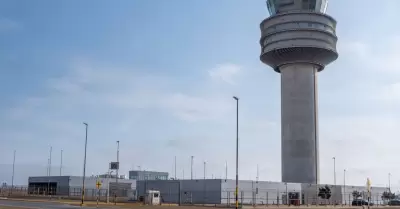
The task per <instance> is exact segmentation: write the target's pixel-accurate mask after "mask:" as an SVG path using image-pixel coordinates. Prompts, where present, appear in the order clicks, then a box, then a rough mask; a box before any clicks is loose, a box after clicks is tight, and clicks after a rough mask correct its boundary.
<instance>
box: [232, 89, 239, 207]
mask: <svg viewBox="0 0 400 209" xmlns="http://www.w3.org/2000/svg"><path fill="white" fill-rule="evenodd" d="M233 99H235V100H236V189H235V205H236V206H235V208H236V209H238V207H239V202H238V192H239V98H238V97H236V96H234V97H233Z"/></svg>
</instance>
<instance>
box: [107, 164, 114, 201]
mask: <svg viewBox="0 0 400 209" xmlns="http://www.w3.org/2000/svg"><path fill="white" fill-rule="evenodd" d="M112 172H113V171H112V170H110V169H108V176H107V177H108V178H107V203H109V202H110V178H111V173H112Z"/></svg>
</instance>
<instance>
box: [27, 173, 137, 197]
mask: <svg viewBox="0 0 400 209" xmlns="http://www.w3.org/2000/svg"><path fill="white" fill-rule="evenodd" d="M116 180H117V179H116V178H101V177H98V176H91V177H86V178H85V194H86V195H85V196H86V197H85V198H90V197H91V196H92V197H95V196H96V195H97V192H98V189H99V190H100V193H101V195H100V196H104V197H106V196H107V189H109V194H110V195H111V196H113V195H114V194H117V196H118V197H126V198H133V197H134V196H136V195H135V190H136V181H135V180H130V179H120V178H119V179H118V184H117V183H116ZM97 182H100V183H101V186H100V188H97V186H96V184H97ZM82 184H83V177H82V176H34V177H29V179H28V194H33V195H58V196H70V197H73V196H80V195H81V193H82V192H81V191H82Z"/></svg>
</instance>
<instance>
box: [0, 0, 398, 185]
mask: <svg viewBox="0 0 400 209" xmlns="http://www.w3.org/2000/svg"><path fill="white" fill-rule="evenodd" d="M332 4H334V3H332ZM352 14H353V13H352ZM394 19H395V18H394ZM23 25H27V24H26V23H23V24H21V23H19V22H16V21H12V20H10V19H4V18H0V32H4V33H6V32H8V31H18V30H20V29H22V28H23ZM340 27H343V28H346V27H349V25H346V23H345V22H344V21H342V22H341V25H340ZM355 27H356V26H355ZM24 29H25V28H24ZM354 30H355V31H357V30H358V28H355V29H354ZM343 31H344V30H343ZM257 32H258V31H257ZM345 32H346V33H347V31H345ZM345 32H343V34H339V45H338V49H339V53H340V57H339V59H338V60H337V61H336V62H335V63H333V64H332V65H330V66H328V67H327V68H326V69H325V70H324V71H323V72H322V73H321V74H320V75H319V79H320V80H319V87H320V89H319V104H320V107H319V111H320V112H319V113H320V120H319V125H320V136H319V138H320V163H321V178H322V179H321V182H323V183H331V182H333V162H332V157H333V156H336V160H337V161H336V162H337V167H336V168H337V181H338V182H341V181H342V180H343V179H342V175H341V174H342V172H343V169H346V170H347V171H348V172H347V175H348V176H347V179H346V182H348V183H351V184H356V185H364V184H365V179H366V178H367V177H370V178H371V179H372V183H373V185H381V186H382V185H383V186H385V185H386V183H387V182H386V181H387V173H388V172H390V173H392V177H393V182H394V185H392V186H393V187H400V182H398V181H397V180H396V178H398V176H400V170H398V169H396V168H395V166H393V165H395V164H396V159H397V158H398V155H397V150H396V147H398V146H400V143H399V142H398V140H397V135H398V134H397V132H398V130H397V129H398V128H397V127H398V125H399V124H400V120H399V119H398V118H399V116H400V111H399V110H398V105H399V102H400V100H399V99H398V98H400V74H399V73H398V72H400V67H399V66H398V65H397V59H398V57H399V56H400V38H399V37H398V35H396V31H393V33H388V34H387V37H385V38H382V39H381V40H379V41H376V42H371V41H370V40H369V39H366V38H365V37H360V38H357V39H352V38H351V37H348V36H345V35H344V34H345ZM375 36H376V35H371V37H375ZM371 37H370V38H371ZM246 38H248V37H246ZM193 39H194V37H193ZM371 39H372V38H371ZM161 42H162V40H161V41H160V43H161ZM146 43H150V42H146ZM241 44H243V43H241ZM246 44H248V43H246ZM143 45H146V44H143ZM210 45H212V44H210ZM222 46H223V45H221V48H223V47H222ZM240 46H243V45H240ZM147 47H148V48H150V47H149V46H146V49H148V48H147ZM197 47H199V46H197ZM77 49H80V48H77ZM77 49H75V50H76V51H74V50H71V51H72V52H71V53H72V54H74V53H75V54H74V56H77V57H79V55H80V54H85V53H84V52H82V51H84V50H82V49H81V50H82V51H80V50H77ZM96 49H97V48H96ZM226 50H227V51H228V50H231V49H226ZM257 50H258V49H257ZM127 51H128V50H127ZM171 53H172V52H171ZM244 53H247V51H245V52H244ZM17 55H18V53H16V55H15V56H16V57H18V56H17ZM109 56H110V57H111V56H112V55H111V54H110V55H109ZM99 57H101V56H99ZM228 57H229V56H228ZM80 58H81V59H72V60H68V58H64V57H63V58H62V59H60V60H62V61H65V63H62V62H61V63H58V62H55V64H54V63H52V64H51V67H52V68H59V67H62V68H66V69H67V70H65V71H60V72H59V74H51V75H48V76H43V77H45V79H44V80H41V82H40V84H38V85H35V86H34V88H35V89H34V91H29V92H28V91H27V92H28V93H25V94H20V95H16V96H15V97H13V99H9V100H6V103H5V104H6V106H5V107H4V108H2V109H0V119H1V120H0V121H1V122H2V124H1V126H0V138H1V139H2V141H1V143H2V145H5V146H1V147H0V159H1V160H0V171H1V172H0V180H6V181H9V179H10V177H11V175H10V162H11V160H12V151H13V149H17V167H16V169H17V171H18V172H17V177H18V179H19V180H18V181H19V182H22V181H26V176H28V175H44V174H45V170H46V169H45V168H46V162H47V158H48V155H49V153H48V149H49V147H50V146H53V153H54V155H53V162H55V163H53V167H54V172H56V171H57V170H58V169H57V164H58V163H57V162H59V151H60V150H61V149H64V151H65V152H64V165H65V174H71V175H79V174H80V173H81V170H82V165H81V164H82V163H81V161H82V159H83V139H84V126H83V125H82V122H84V121H85V122H88V123H89V149H88V165H89V167H88V173H95V174H97V173H103V172H105V171H106V170H107V164H108V162H109V161H112V160H113V159H115V158H116V144H115V141H116V140H120V141H121V161H122V169H121V170H122V172H121V173H123V172H125V173H126V172H127V171H128V170H129V169H132V168H137V166H141V167H142V169H147V170H162V171H169V172H170V174H171V176H173V175H174V174H173V158H174V156H177V159H178V174H177V176H178V177H181V176H182V174H183V172H184V170H185V169H186V171H185V173H186V177H188V176H189V175H190V174H189V168H190V156H191V155H194V156H195V176H196V175H197V176H201V175H202V162H203V161H207V170H208V175H209V177H211V175H214V176H216V177H219V176H224V171H225V167H224V165H225V161H228V167H229V177H230V178H234V175H233V168H234V163H235V162H234V148H235V147H234V146H235V144H234V139H235V103H234V101H233V99H232V96H233V95H237V96H239V97H240V98H241V100H240V113H239V114H240V117H239V118H240V153H241V154H240V178H241V179H255V176H256V167H257V164H259V166H260V179H261V180H272V181H279V180H280V95H279V92H280V83H279V82H280V79H279V74H276V73H275V72H273V70H271V69H268V68H267V67H265V66H263V65H262V64H261V63H259V61H258V60H257V59H256V58H254V60H251V61H248V60H235V61H226V58H225V59H224V58H221V57H216V58H215V60H213V61H209V62H206V61H204V63H202V64H201V65H204V66H207V67H203V68H202V69H201V70H198V71H196V72H194V71H195V70H193V67H194V65H196V66H195V67H198V66H197V65H200V64H199V63H197V64H193V65H188V64H185V67H182V68H186V69H187V71H188V72H191V73H187V74H172V73H169V72H170V71H173V70H174V69H173V68H172V67H170V66H167V67H166V68H165V69H164V68H162V67H158V69H156V70H152V71H150V70H149V69H148V68H146V67H142V66H140V65H135V64H125V63H124V64H121V63H119V62H115V61H111V58H110V60H108V59H106V60H104V59H101V58H98V57H96V56H95V55H94V56H93V58H91V59H89V58H87V57H85V56H83V55H82V57H80ZM165 59H166V58H165ZM16 60H18V59H16ZM42 61H43V60H42ZM44 61H46V62H47V60H44ZM253 62H254V64H253ZM115 63H119V64H115ZM153 64H154V63H153ZM151 67H153V66H150V67H149V68H151ZM154 68H156V67H154ZM196 69H197V68H196ZM192 71H193V72H192ZM4 88H8V86H5V87H4ZM26 90H27V89H26ZM29 90H30V89H29ZM9 92H10V94H12V93H13V91H12V90H10V91H9ZM22 183H24V182H22Z"/></svg>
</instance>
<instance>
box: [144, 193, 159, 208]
mask: <svg viewBox="0 0 400 209" xmlns="http://www.w3.org/2000/svg"><path fill="white" fill-rule="evenodd" d="M160 199H161V196H160V191H157V190H147V192H146V197H145V202H144V203H145V204H146V205H160V204H161V201H160Z"/></svg>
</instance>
